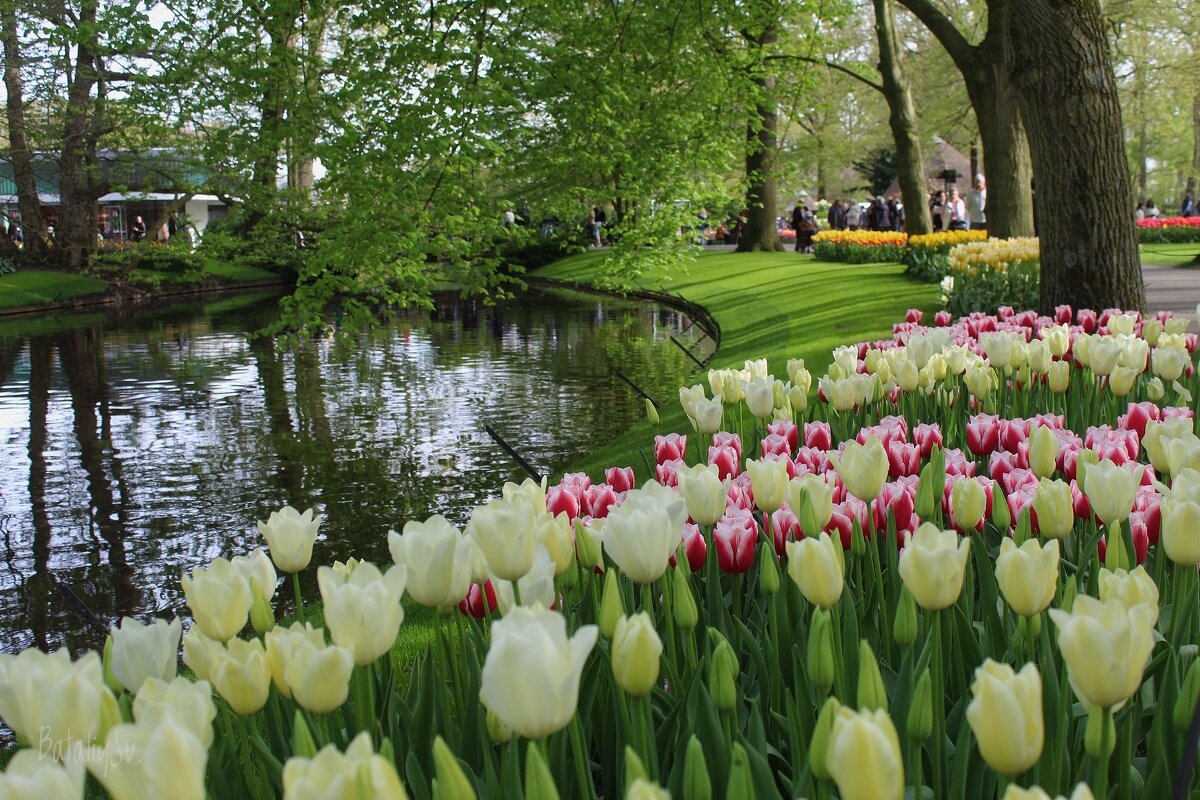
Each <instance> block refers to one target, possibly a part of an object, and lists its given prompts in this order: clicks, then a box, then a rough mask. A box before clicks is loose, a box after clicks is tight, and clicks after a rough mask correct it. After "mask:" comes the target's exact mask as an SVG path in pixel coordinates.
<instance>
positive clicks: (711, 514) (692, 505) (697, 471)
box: [676, 464, 729, 525]
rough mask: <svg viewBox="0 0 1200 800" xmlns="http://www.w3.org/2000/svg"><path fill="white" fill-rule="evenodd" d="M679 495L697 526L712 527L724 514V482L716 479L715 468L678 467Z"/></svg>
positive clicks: (725, 488)
mask: <svg viewBox="0 0 1200 800" xmlns="http://www.w3.org/2000/svg"><path fill="white" fill-rule="evenodd" d="M676 476H677V477H678V478H679V494H680V496H681V497H683V501H684V504H685V505H686V506H687V513H688V516H689V517H691V518H692V521H693V522H695V523H696V524H697V525H712V524H714V523H716V521H717V520H719V519H720V518H721V517H722V516H724V514H725V500H726V497H725V496H726V494H727V493H728V491H729V488H728V486H727V485H726V483H725V481H723V480H721V479H720V478H719V477H717V468H716V467H715V466H713V465H711V464H694V465H692V466H690V467H680V468H679V470H678V471H677V472H676Z"/></svg>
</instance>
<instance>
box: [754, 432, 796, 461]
mask: <svg viewBox="0 0 1200 800" xmlns="http://www.w3.org/2000/svg"><path fill="white" fill-rule="evenodd" d="M758 446H759V449H760V450H762V454H763V456H764V457H765V456H767V455H773V456H783V457H784V458H789V457H790V456H791V452H792V447H791V444H790V443H789V442H788V440H787V439H786V438H784V437H783V436H781V435H780V434H778V433H769V434H767V435H766V436H764V437H763V439H762V441H761V442H759V443H758Z"/></svg>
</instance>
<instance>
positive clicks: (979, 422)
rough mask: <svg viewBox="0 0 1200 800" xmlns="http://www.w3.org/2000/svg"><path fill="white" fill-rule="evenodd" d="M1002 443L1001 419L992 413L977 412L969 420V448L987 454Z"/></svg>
mask: <svg viewBox="0 0 1200 800" xmlns="http://www.w3.org/2000/svg"><path fill="white" fill-rule="evenodd" d="M999 443H1000V420H999V418H998V417H994V416H992V415H990V414H976V415H975V416H973V417H971V418H970V420H968V421H967V449H969V450H970V451H971V452H972V453H974V454H975V455H977V456H986V455H988V454H989V453H991V452H992V451H993V450H995V449H996V447H997V445H999Z"/></svg>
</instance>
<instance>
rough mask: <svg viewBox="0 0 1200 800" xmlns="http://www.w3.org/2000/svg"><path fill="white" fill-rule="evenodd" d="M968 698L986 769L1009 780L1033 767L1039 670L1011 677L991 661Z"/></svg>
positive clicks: (1039, 737) (1039, 726)
mask: <svg viewBox="0 0 1200 800" xmlns="http://www.w3.org/2000/svg"><path fill="white" fill-rule="evenodd" d="M1052 544H1054V543H1052ZM971 694H972V699H971V702H970V704H969V705H968V706H967V723H968V724H969V725H970V726H971V731H972V732H973V733H974V734H975V740H976V742H978V744H979V753H980V755H982V756H983V760H984V761H986V762H987V763H988V766H990V767H991V768H992V769H994V770H996V772H999V773H1000V774H1001V775H1007V776H1009V777H1015V776H1017V775H1019V774H1021V773H1022V772H1024V771H1025V770H1027V769H1030V768H1031V767H1033V765H1034V764H1036V763H1037V762H1038V759H1040V758H1041V757H1042V745H1043V744H1044V742H1045V735H1046V728H1045V722H1044V720H1043V718H1042V676H1041V674H1040V673H1039V672H1038V669H1037V667H1036V666H1034V665H1033V664H1026V665H1025V666H1024V667H1022V668H1021V671H1020V672H1014V671H1013V668H1012V667H1010V666H1009V665H1008V664H1001V663H998V662H996V661H993V660H992V659H990V658H989V659H987V660H986V661H984V662H983V666H981V667H979V668H978V669H977V670H975V680H974V682H973V683H972V684H971Z"/></svg>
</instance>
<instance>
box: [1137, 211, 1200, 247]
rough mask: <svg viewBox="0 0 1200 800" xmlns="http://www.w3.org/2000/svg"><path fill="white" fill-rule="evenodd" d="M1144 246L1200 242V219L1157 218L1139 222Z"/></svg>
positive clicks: (1138, 226)
mask: <svg viewBox="0 0 1200 800" xmlns="http://www.w3.org/2000/svg"><path fill="white" fill-rule="evenodd" d="M1137 229H1138V241H1139V242H1141V243H1142V244H1171V243H1185V242H1186V243H1197V242H1200V217H1155V218H1154V219H1139V220H1138V221H1137Z"/></svg>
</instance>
